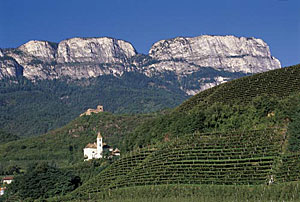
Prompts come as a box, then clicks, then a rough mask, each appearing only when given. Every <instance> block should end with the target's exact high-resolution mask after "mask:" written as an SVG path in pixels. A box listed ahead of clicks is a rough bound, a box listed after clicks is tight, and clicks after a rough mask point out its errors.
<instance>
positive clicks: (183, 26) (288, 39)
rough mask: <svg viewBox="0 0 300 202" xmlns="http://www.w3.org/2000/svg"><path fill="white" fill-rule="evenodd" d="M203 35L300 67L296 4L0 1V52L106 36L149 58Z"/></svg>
mask: <svg viewBox="0 0 300 202" xmlns="http://www.w3.org/2000/svg"><path fill="white" fill-rule="evenodd" d="M203 34H208V35H235V36H245V37H255V38H261V39H263V40H264V41H265V42H266V43H267V44H268V45H269V46H270V50H271V54H272V55H273V56H275V57H276V58H278V59H279V60H280V61H281V64H282V66H289V65H294V64H299V63H300V0H205V1H201V0H150V1H148V0H0V48H15V47H18V46H20V45H22V44H24V43H26V42H28V41H29V40H47V41H52V42H59V41H61V40H64V39H67V38H72V37H103V36H108V37H113V38H117V39H123V40H125V41H129V42H130V43H132V44H133V46H134V47H135V48H136V50H137V51H138V52H139V53H145V54H147V53H148V51H149V49H150V47H151V45H152V44H153V43H155V42H157V41H159V40H162V39H169V38H173V37H177V36H187V37H193V36H199V35H203Z"/></svg>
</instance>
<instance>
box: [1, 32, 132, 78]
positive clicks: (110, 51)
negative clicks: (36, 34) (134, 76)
mask: <svg viewBox="0 0 300 202" xmlns="http://www.w3.org/2000/svg"><path fill="white" fill-rule="evenodd" d="M5 54H6V55H7V56H10V57H13V58H14V59H15V60H16V61H17V62H18V63H19V64H20V65H22V66H23V67H24V73H23V74H24V76H25V77H27V78H29V79H54V78H60V77H63V76H68V77H70V78H72V79H81V78H89V77H97V76H101V75H104V74H113V75H116V76H117V75H122V73H123V72H124V71H127V69H128V68H129V69H130V67H128V66H129V65H128V60H129V58H131V57H132V56H134V55H135V54H136V51H135V49H134V47H133V46H132V45H131V44H130V43H128V42H125V41H122V40H117V39H112V38H107V37H104V38H72V39H67V40H64V41H61V42H60V43H59V44H56V43H52V42H47V41H29V42H28V43H26V44H24V45H22V46H20V47H18V48H17V49H10V50H6V51H5Z"/></svg>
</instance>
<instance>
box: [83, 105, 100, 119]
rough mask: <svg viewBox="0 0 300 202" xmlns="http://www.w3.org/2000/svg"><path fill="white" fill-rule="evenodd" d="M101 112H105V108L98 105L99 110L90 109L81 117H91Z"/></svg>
mask: <svg viewBox="0 0 300 202" xmlns="http://www.w3.org/2000/svg"><path fill="white" fill-rule="evenodd" d="M99 112H103V106H102V105H98V106H97V109H88V110H86V112H84V113H82V114H80V116H83V115H87V116H90V115H91V114H92V113H95V114H97V113H99Z"/></svg>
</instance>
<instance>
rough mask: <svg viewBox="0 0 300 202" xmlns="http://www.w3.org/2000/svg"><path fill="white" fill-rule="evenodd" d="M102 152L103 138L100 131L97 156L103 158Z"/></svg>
mask: <svg viewBox="0 0 300 202" xmlns="http://www.w3.org/2000/svg"><path fill="white" fill-rule="evenodd" d="M102 152H103V138H102V136H101V134H100V132H98V135H97V154H96V156H97V158H102Z"/></svg>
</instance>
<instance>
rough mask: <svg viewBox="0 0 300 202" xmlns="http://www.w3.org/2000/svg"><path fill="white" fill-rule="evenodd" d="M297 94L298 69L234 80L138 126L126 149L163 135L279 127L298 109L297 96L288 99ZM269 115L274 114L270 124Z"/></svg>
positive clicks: (293, 67)
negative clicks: (278, 125)
mask: <svg viewBox="0 0 300 202" xmlns="http://www.w3.org/2000/svg"><path fill="white" fill-rule="evenodd" d="M299 92H300V65H295V66H291V67H287V68H282V69H277V70H272V71H269V72H265V73H261V74H256V75H253V76H248V77H243V78H240V79H236V80H233V81H230V82H227V83H225V84H221V85H219V86H217V87H214V88H211V89H208V90H205V91H203V92H200V93H198V94H197V95H195V96H193V97H192V98H190V99H188V100H187V101H185V102H184V103H182V104H181V105H180V106H178V107H177V108H176V109H175V110H173V111H172V113H170V114H167V115H162V116H160V117H157V118H156V119H151V120H149V121H148V122H147V123H145V124H143V125H141V126H139V127H138V128H137V129H136V130H135V132H134V133H133V135H132V136H131V137H128V146H129V148H128V149H129V150H130V149H132V148H135V147H143V146H146V145H148V144H152V143H156V142H160V141H162V140H163V139H164V137H165V135H168V136H170V137H177V136H180V135H183V134H188V133H193V132H196V131H198V132H210V131H220V130H221V131H228V130H229V131H231V130H239V129H244V130H250V129H258V128H265V127H267V125H268V127H270V126H272V125H276V124H281V125H282V124H283V120H282V119H284V118H287V117H290V118H291V116H292V115H291V113H293V112H295V110H296V109H295V108H296V106H297V105H298V101H297V99H298V98H297V96H295V97H294V98H287V97H288V96H291V95H294V94H297V93H299ZM285 98H287V99H286V101H284V99H285ZM289 99H290V100H289ZM269 113H275V116H272V118H271V119H273V121H271V122H270V121H269V118H268V117H267V115H268V114H269ZM270 115H271V114H270ZM253 127H255V128H253Z"/></svg>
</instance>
